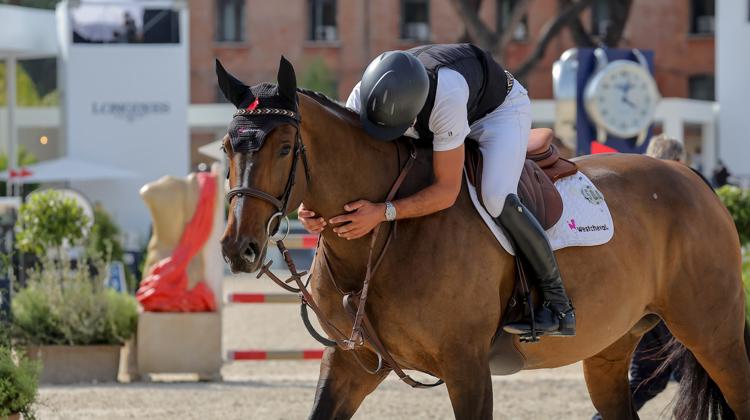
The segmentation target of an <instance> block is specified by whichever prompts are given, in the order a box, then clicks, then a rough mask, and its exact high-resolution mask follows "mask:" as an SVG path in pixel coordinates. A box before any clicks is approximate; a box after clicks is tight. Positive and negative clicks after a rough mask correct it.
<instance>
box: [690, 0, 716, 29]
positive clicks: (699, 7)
mask: <svg viewBox="0 0 750 420" xmlns="http://www.w3.org/2000/svg"><path fill="white" fill-rule="evenodd" d="M715 7H716V4H715V2H714V0H691V1H690V11H691V13H690V19H691V22H690V33H693V34H713V33H714V17H715V12H716V8H715Z"/></svg>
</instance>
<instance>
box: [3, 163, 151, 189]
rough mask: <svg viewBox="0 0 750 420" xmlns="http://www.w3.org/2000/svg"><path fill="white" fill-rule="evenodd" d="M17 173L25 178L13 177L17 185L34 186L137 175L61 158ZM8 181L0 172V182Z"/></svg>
mask: <svg viewBox="0 0 750 420" xmlns="http://www.w3.org/2000/svg"><path fill="white" fill-rule="evenodd" d="M17 172H22V173H25V174H26V176H22V177H18V176H16V177H14V178H13V180H14V182H16V183H19V184H35V183H41V182H70V181H98V180H102V179H126V178H136V177H137V176H138V174H136V173H134V172H131V171H126V170H124V169H120V168H115V167H112V166H107V165H100V164H98V163H91V162H86V161H83V160H79V159H75V158H70V157H62V158H59V159H51V160H45V161H44V162H39V163H35V164H33V165H28V166H24V167H23V168H22V169H20V170H18V171H17ZM7 180H8V171H3V172H0V181H7Z"/></svg>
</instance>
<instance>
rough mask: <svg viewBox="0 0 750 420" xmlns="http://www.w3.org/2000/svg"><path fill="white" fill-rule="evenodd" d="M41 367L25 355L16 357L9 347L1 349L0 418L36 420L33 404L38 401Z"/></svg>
mask: <svg viewBox="0 0 750 420" xmlns="http://www.w3.org/2000/svg"><path fill="white" fill-rule="evenodd" d="M38 375H39V366H38V364H37V363H35V362H32V361H30V360H29V359H27V358H26V357H24V356H23V355H17V357H14V355H13V353H12V352H11V350H10V349H9V348H7V347H0V418H8V419H10V420H15V419H19V418H20V415H23V417H24V419H27V420H29V419H34V418H35V417H34V412H33V410H32V404H33V403H34V401H35V400H36V395H37V394H36V393H37V381H38Z"/></svg>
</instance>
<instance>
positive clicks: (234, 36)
mask: <svg viewBox="0 0 750 420" xmlns="http://www.w3.org/2000/svg"><path fill="white" fill-rule="evenodd" d="M244 16H245V0H217V2H216V41H218V42H242V41H244V40H245V19H244Z"/></svg>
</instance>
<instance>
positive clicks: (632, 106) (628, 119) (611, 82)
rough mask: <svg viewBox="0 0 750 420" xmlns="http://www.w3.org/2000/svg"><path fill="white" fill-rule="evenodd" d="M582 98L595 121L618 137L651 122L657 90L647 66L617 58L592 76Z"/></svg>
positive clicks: (636, 132) (627, 134) (638, 130)
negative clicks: (645, 67)
mask: <svg viewBox="0 0 750 420" xmlns="http://www.w3.org/2000/svg"><path fill="white" fill-rule="evenodd" d="M584 101H585V106H586V111H587V112H588V114H589V116H590V117H591V119H592V120H593V121H594V123H596V124H597V125H598V126H600V127H604V128H605V129H606V130H607V131H608V132H609V133H612V134H614V135H615V136H617V137H621V138H630V137H635V136H637V135H638V134H639V133H641V132H642V131H643V130H645V129H647V128H648V126H649V125H650V124H651V122H652V120H653V116H654V112H655V111H656V103H657V102H658V101H659V91H658V90H657V88H656V82H654V79H653V77H651V74H650V73H649V72H648V70H646V69H644V68H643V67H641V66H640V65H639V64H637V63H635V62H632V61H625V60H619V61H614V62H612V63H610V64H608V65H607V66H606V67H604V69H602V70H601V71H600V72H598V73H597V74H596V76H594V78H593V79H591V81H590V82H589V84H588V85H587V86H586V90H585V92H584Z"/></svg>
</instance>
